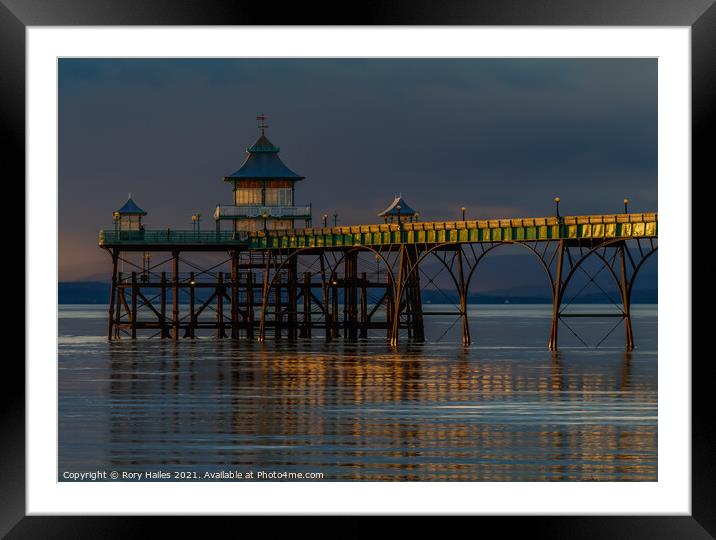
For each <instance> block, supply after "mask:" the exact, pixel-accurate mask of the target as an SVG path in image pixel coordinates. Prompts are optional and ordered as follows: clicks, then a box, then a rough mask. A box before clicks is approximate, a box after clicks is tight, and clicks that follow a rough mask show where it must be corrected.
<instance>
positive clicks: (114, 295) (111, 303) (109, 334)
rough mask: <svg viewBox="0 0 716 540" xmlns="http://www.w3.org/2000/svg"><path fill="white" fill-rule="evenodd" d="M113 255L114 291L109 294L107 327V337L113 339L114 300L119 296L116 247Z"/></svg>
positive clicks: (112, 252)
mask: <svg viewBox="0 0 716 540" xmlns="http://www.w3.org/2000/svg"><path fill="white" fill-rule="evenodd" d="M111 255H112V291H111V292H110V294H109V325H108V328H107V339H108V340H109V341H112V333H113V332H114V326H115V324H116V322H115V318H114V302H115V299H116V298H117V261H118V260H119V254H118V253H117V250H116V249H113V250H112V251H111Z"/></svg>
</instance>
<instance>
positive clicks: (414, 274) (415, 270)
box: [405, 247, 425, 343]
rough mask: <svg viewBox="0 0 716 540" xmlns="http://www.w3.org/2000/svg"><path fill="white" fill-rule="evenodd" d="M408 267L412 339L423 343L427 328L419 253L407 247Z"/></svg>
mask: <svg viewBox="0 0 716 540" xmlns="http://www.w3.org/2000/svg"><path fill="white" fill-rule="evenodd" d="M406 255H407V261H408V266H407V268H406V273H407V275H408V276H409V278H408V280H407V283H406V285H407V291H406V292H407V295H406V299H405V302H406V305H407V307H408V309H409V312H410V317H409V321H408V324H409V327H410V337H411V338H412V339H413V341H416V342H418V343H422V342H424V341H425V326H424V322H423V301H422V297H421V295H420V267H419V263H418V253H417V251H411V250H410V249H409V248H407V247H406Z"/></svg>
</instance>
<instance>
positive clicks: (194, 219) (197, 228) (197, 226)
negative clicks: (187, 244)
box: [191, 214, 201, 234]
mask: <svg viewBox="0 0 716 540" xmlns="http://www.w3.org/2000/svg"><path fill="white" fill-rule="evenodd" d="M191 222H192V224H193V225H194V233H195V234H196V233H197V232H199V231H201V225H200V223H201V214H192V215H191Z"/></svg>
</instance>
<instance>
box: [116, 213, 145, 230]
mask: <svg viewBox="0 0 716 540" xmlns="http://www.w3.org/2000/svg"><path fill="white" fill-rule="evenodd" d="M140 219H141V218H140V216H122V219H121V220H120V222H119V229H120V230H122V231H138V230H139V223H140Z"/></svg>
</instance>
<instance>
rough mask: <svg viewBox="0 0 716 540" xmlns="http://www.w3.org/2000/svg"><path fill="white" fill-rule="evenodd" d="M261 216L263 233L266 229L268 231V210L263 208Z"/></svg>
mask: <svg viewBox="0 0 716 540" xmlns="http://www.w3.org/2000/svg"><path fill="white" fill-rule="evenodd" d="M261 217H262V218H264V233H265V232H266V231H268V217H269V213H268V211H267V210H264V211H263V213H262V214H261Z"/></svg>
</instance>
